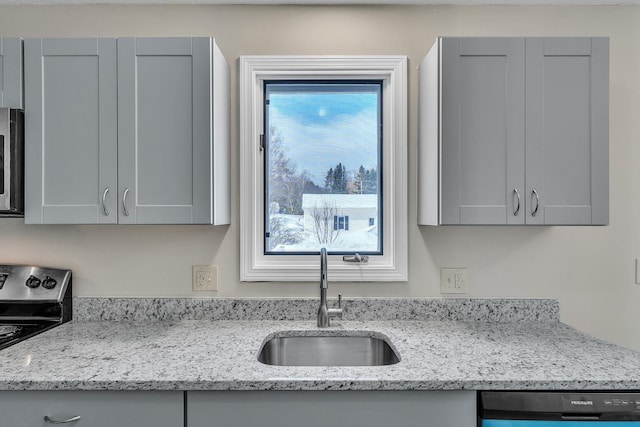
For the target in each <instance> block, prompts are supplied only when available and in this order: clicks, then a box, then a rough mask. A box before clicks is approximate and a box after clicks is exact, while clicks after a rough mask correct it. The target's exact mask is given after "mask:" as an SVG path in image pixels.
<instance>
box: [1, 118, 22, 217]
mask: <svg viewBox="0 0 640 427" xmlns="http://www.w3.org/2000/svg"><path fill="white" fill-rule="evenodd" d="M0 216H3V217H7V216H12V217H22V216H24V112H23V111H22V110H14V109H10V108H0Z"/></svg>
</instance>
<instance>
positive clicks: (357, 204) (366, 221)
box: [302, 194, 378, 234]
mask: <svg viewBox="0 0 640 427" xmlns="http://www.w3.org/2000/svg"><path fill="white" fill-rule="evenodd" d="M302 210H303V211H304V221H303V223H304V229H305V231H314V230H315V229H316V218H314V215H315V216H317V213H318V211H319V210H327V211H328V213H329V218H328V220H329V221H330V224H329V226H330V227H331V228H332V229H333V230H340V232H354V231H370V232H372V233H374V234H377V227H378V195H377V194H303V195H302Z"/></svg>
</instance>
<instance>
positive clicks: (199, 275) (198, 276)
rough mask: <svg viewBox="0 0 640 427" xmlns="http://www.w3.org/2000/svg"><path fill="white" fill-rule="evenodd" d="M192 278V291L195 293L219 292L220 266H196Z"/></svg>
mask: <svg viewBox="0 0 640 427" xmlns="http://www.w3.org/2000/svg"><path fill="white" fill-rule="evenodd" d="M192 268H193V276H192V289H193V290H194V291H217V290H218V266H217V265H194V266H192Z"/></svg>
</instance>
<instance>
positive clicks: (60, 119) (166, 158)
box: [25, 37, 230, 224]
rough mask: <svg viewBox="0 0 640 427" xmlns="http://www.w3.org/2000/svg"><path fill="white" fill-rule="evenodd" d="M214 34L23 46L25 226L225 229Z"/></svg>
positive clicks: (222, 102) (221, 68)
mask: <svg viewBox="0 0 640 427" xmlns="http://www.w3.org/2000/svg"><path fill="white" fill-rule="evenodd" d="M228 68H229V67H228V64H227V63H226V61H225V59H224V57H223V56H222V53H221V52H220V50H219V49H218V47H217V46H216V45H215V42H214V41H213V39H211V38H208V37H199V38H190V37H181V38H121V39H115V38H110V39H27V40H25V85H26V86H25V87H26V89H25V105H26V112H25V116H26V117H28V118H27V119H25V120H26V123H25V139H26V153H25V161H26V169H27V174H26V177H25V222H26V223H32V224H60V223H68V224H104V223H111V224H116V223H117V224H228V223H229V219H230V218H229V217H230V203H229V198H230V195H229V192H230V189H229V166H230V165H229V96H230V94H229V69H228Z"/></svg>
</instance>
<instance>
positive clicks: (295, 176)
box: [268, 127, 378, 215]
mask: <svg viewBox="0 0 640 427" xmlns="http://www.w3.org/2000/svg"><path fill="white" fill-rule="evenodd" d="M268 168H269V201H270V203H272V204H273V203H276V204H277V206H278V208H279V209H278V211H279V212H277V213H282V214H289V215H302V214H303V211H302V195H303V194H377V193H378V171H377V170H376V168H370V169H367V168H365V167H364V165H360V167H359V168H358V170H356V171H348V170H347V169H346V167H345V166H344V165H343V164H342V162H339V163H338V164H337V165H336V166H335V167H332V168H329V170H328V171H327V174H326V176H325V182H324V186H320V185H318V184H316V183H315V182H313V180H312V179H311V178H310V177H309V175H308V174H307V172H306V171H301V172H300V171H298V168H297V165H296V164H295V162H293V161H292V160H291V159H290V158H289V156H288V155H287V152H286V147H285V144H284V141H283V139H282V136H281V134H280V133H279V132H278V131H277V130H276V129H275V128H273V127H272V128H271V129H270V138H269V165H268Z"/></svg>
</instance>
